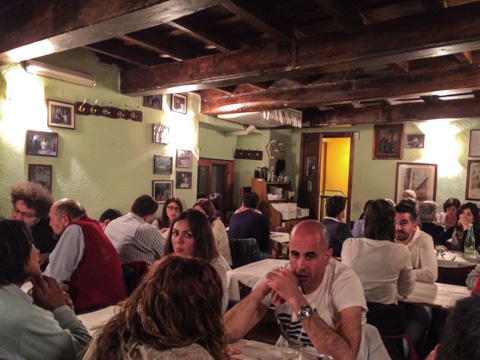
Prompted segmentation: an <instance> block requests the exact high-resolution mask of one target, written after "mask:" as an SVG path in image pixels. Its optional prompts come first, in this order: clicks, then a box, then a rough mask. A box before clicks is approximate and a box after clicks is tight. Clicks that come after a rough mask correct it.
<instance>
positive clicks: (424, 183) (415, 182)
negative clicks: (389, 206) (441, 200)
mask: <svg viewBox="0 0 480 360" xmlns="http://www.w3.org/2000/svg"><path fill="white" fill-rule="evenodd" d="M436 186H437V164H420V163H402V162H399V163H397V179H396V181H395V202H399V201H400V200H401V199H402V195H403V192H404V191H405V190H414V191H415V193H416V194H417V200H418V201H425V200H433V201H435V196H436V190H437V189H436Z"/></svg>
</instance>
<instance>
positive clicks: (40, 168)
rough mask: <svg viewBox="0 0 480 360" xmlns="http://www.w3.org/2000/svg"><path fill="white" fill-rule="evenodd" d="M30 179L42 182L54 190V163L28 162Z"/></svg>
mask: <svg viewBox="0 0 480 360" xmlns="http://www.w3.org/2000/svg"><path fill="white" fill-rule="evenodd" d="M28 181H33V182H36V183H39V184H42V185H43V186H45V187H46V188H47V189H48V190H50V192H52V165H43V164H28Z"/></svg>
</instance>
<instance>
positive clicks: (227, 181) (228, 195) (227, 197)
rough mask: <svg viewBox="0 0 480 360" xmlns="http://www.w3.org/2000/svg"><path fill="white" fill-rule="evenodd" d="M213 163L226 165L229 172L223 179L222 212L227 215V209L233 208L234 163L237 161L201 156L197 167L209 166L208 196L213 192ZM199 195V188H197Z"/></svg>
mask: <svg viewBox="0 0 480 360" xmlns="http://www.w3.org/2000/svg"><path fill="white" fill-rule="evenodd" d="M213 165H224V166H226V169H227V173H226V174H225V177H224V180H223V189H224V190H223V194H222V212H223V215H225V213H226V211H228V210H231V209H232V208H233V180H234V165H235V163H234V162H233V161H231V160H219V159H209V158H199V159H198V165H197V167H198V168H200V167H207V168H208V174H207V196H208V194H210V193H212V188H211V184H212V167H213ZM197 196H198V188H197Z"/></svg>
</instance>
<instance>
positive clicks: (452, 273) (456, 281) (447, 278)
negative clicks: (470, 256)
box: [437, 265, 475, 286]
mask: <svg viewBox="0 0 480 360" xmlns="http://www.w3.org/2000/svg"><path fill="white" fill-rule="evenodd" d="M474 268H475V265H471V266H458V267H442V266H439V267H438V279H437V282H439V283H444V284H452V285H460V286H465V280H466V279H467V276H468V274H469V273H470V271H472V270H473V269H474Z"/></svg>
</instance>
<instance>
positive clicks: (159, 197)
mask: <svg viewBox="0 0 480 360" xmlns="http://www.w3.org/2000/svg"><path fill="white" fill-rule="evenodd" d="M152 197H153V198H154V199H155V200H156V201H157V203H159V204H163V203H165V200H167V199H168V198H171V197H173V180H152Z"/></svg>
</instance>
